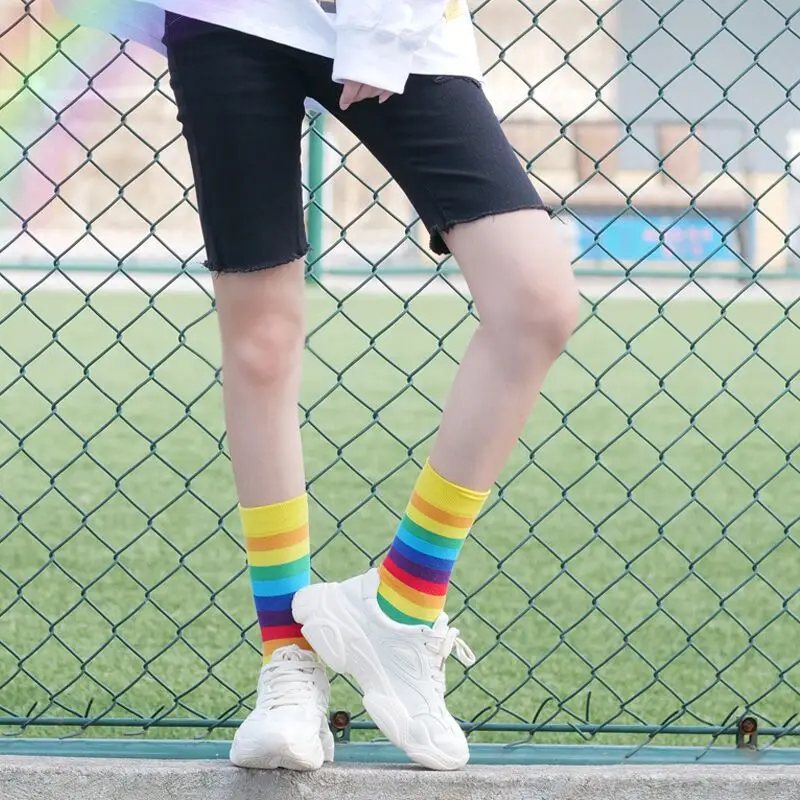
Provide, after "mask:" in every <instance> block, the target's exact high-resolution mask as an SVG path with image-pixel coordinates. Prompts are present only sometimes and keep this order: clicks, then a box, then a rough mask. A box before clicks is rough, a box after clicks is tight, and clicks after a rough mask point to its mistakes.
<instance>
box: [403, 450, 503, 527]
mask: <svg viewBox="0 0 800 800" xmlns="http://www.w3.org/2000/svg"><path fill="white" fill-rule="evenodd" d="M415 491H416V493H417V494H418V495H419V496H420V497H421V498H422V499H423V500H427V501H428V502H429V503H430V504H431V505H433V506H436V508H440V509H443V510H446V511H447V513H448V514H451V515H453V516H457V517H471V518H472V519H474V518H475V517H477V516H478V513H479V512H480V510H481V508H482V507H483V504H484V503H485V502H486V498H487V497H488V496H489V492H475V491H473V490H472V489H465V488H464V487H463V486H457V485H456V484H455V483H450V481H448V480H447V479H446V478H443V477H442V476H441V475H440V474H439V473H438V472H436V470H435V469H434V468H433V467H432V466H431V465H430V462H428V461H426V462H425V466H424V467H423V469H422V472H421V473H420V476H419V479H418V480H417V485H416V487H415Z"/></svg>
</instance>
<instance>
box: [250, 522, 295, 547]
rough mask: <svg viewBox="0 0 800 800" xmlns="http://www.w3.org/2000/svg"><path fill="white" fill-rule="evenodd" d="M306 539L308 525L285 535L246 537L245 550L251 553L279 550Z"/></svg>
mask: <svg viewBox="0 0 800 800" xmlns="http://www.w3.org/2000/svg"><path fill="white" fill-rule="evenodd" d="M306 538H308V525H307V524H306V525H301V526H300V527H299V528H295V529H294V530H293V531H286V533H273V534H271V535H268V536H248V537H247V549H248V550H253V551H260V550H280V549H281V548H283V547H291V546H292V545H295V544H300V542H302V541H305V539H306Z"/></svg>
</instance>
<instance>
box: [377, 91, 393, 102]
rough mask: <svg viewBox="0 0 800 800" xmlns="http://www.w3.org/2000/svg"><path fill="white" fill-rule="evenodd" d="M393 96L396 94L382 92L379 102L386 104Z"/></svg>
mask: <svg viewBox="0 0 800 800" xmlns="http://www.w3.org/2000/svg"><path fill="white" fill-rule="evenodd" d="M393 94H394V92H381V93H380V94H379V95H378V102H379V103H385V102H386V101H387V100H388V99H389V98H390V97H391V96H392V95H393Z"/></svg>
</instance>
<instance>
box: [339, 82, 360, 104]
mask: <svg viewBox="0 0 800 800" xmlns="http://www.w3.org/2000/svg"><path fill="white" fill-rule="evenodd" d="M360 89H361V84H360V83H355V82H354V81H345V82H344V88H343V89H342V94H341V96H340V97H339V108H341V109H342V111H347V109H348V108H350V106H351V105H352V104H353V103H354V102H355V101H356V96H357V95H358V92H359V90H360Z"/></svg>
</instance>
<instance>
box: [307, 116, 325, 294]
mask: <svg viewBox="0 0 800 800" xmlns="http://www.w3.org/2000/svg"><path fill="white" fill-rule="evenodd" d="M324 134H325V117H324V115H323V114H315V115H314V117H313V118H312V120H311V125H310V129H309V133H308V136H309V139H308V219H307V227H308V243H309V245H310V246H311V250H310V251H309V254H308V256H307V258H306V277H307V278H309V279H314V278H319V277H320V275H321V274H322V224H323V215H322V182H323V180H324V160H325V154H324V152H323V136H324Z"/></svg>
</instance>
